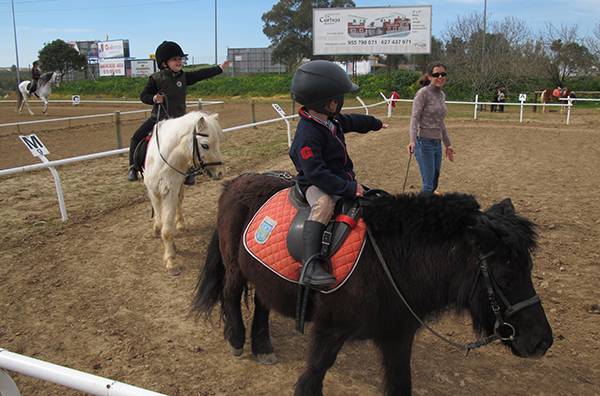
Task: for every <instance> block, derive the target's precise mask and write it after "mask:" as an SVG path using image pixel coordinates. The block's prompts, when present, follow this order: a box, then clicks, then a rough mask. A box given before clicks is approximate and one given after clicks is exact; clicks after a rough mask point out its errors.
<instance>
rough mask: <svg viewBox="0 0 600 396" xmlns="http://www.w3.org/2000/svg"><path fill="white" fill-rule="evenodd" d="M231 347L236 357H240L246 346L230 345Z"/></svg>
mask: <svg viewBox="0 0 600 396" xmlns="http://www.w3.org/2000/svg"><path fill="white" fill-rule="evenodd" d="M229 349H230V350H231V354H232V355H233V356H235V357H240V356H242V353H244V348H234V347H232V346H231V345H230V346H229Z"/></svg>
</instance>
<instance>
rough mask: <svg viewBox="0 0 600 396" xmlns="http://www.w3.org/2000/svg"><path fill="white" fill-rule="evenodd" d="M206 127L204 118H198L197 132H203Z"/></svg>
mask: <svg viewBox="0 0 600 396" xmlns="http://www.w3.org/2000/svg"><path fill="white" fill-rule="evenodd" d="M207 126H208V125H207V123H206V119H205V118H204V117H200V119H199V120H198V122H197V123H196V127H197V130H198V131H203V130H205V129H206V127H207Z"/></svg>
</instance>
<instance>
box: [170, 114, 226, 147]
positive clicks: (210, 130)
mask: <svg viewBox="0 0 600 396" xmlns="http://www.w3.org/2000/svg"><path fill="white" fill-rule="evenodd" d="M202 117H204V120H205V122H206V126H207V127H206V128H205V129H203V130H202V132H204V133H207V134H208V135H209V138H208V139H209V142H210V143H211V144H212V142H214V141H215V140H217V139H218V140H221V138H222V133H223V132H222V129H221V127H220V125H219V121H218V119H219V115H218V114H216V113H207V112H204V111H191V112H189V113H186V114H185V115H183V116H181V117H177V118H170V119H168V120H163V121H161V122H160V129H161V132H162V130H163V129H165V130H172V131H171V132H170V133H177V134H178V135H179V137H180V138H182V137H185V136H191V132H192V130H193V129H194V127H195V126H196V124H198V121H199V120H200V118H202Z"/></svg>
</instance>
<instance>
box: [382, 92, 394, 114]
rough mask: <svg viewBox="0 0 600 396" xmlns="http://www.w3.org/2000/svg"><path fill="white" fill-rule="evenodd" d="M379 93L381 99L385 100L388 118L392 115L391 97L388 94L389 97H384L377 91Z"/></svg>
mask: <svg viewBox="0 0 600 396" xmlns="http://www.w3.org/2000/svg"><path fill="white" fill-rule="evenodd" d="M379 95H381V97H382V98H383V100H385V103H387V113H388V114H387V116H388V118H390V117H391V116H392V97H391V96H390V98H389V99H388V98H386V97H385V95H384V94H383V92H379Z"/></svg>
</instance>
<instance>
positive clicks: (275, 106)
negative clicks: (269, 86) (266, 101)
mask: <svg viewBox="0 0 600 396" xmlns="http://www.w3.org/2000/svg"><path fill="white" fill-rule="evenodd" d="M271 106H272V107H273V109H274V110H275V111H276V112H277V114H279V116H281V119H283V121H285V125H287V137H288V147H292V127H291V126H290V122H289V121H288V119H287V118H286V115H285V111H283V109H282V108H281V106H279V105H278V104H277V103H272V104H271Z"/></svg>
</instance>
